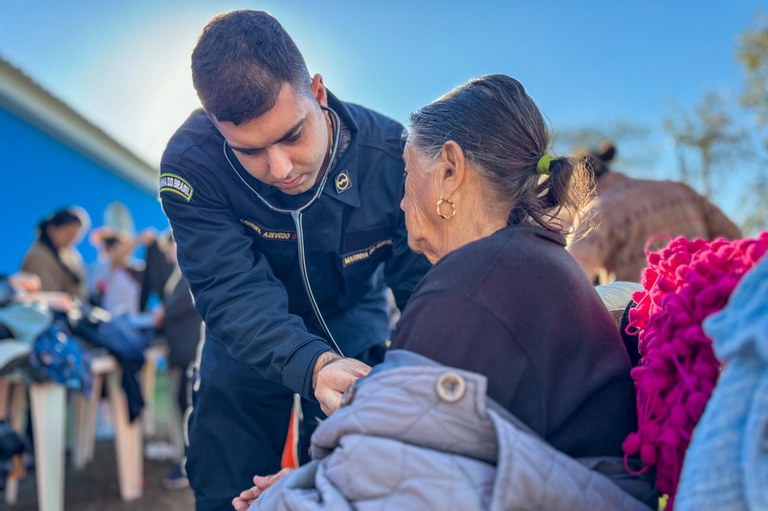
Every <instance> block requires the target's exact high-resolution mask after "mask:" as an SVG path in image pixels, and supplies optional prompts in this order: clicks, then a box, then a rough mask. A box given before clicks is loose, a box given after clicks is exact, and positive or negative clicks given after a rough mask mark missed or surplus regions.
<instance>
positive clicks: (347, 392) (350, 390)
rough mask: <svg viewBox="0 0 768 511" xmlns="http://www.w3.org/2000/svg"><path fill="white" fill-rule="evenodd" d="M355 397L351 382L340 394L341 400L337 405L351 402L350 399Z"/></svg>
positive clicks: (353, 385)
mask: <svg viewBox="0 0 768 511" xmlns="http://www.w3.org/2000/svg"><path fill="white" fill-rule="evenodd" d="M354 398H355V384H354V383H353V384H352V385H350V386H349V387H347V390H345V391H344V393H343V394H342V395H341V402H340V403H339V407H342V406H347V405H351V404H352V400H353V399H354Z"/></svg>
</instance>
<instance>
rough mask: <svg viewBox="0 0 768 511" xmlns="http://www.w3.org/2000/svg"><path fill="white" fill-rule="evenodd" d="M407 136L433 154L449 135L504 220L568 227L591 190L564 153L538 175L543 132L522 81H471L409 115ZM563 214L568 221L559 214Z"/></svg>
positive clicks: (545, 132) (586, 178) (543, 151)
mask: <svg viewBox="0 0 768 511" xmlns="http://www.w3.org/2000/svg"><path fill="white" fill-rule="evenodd" d="M410 120H411V129H410V135H409V138H408V141H409V143H410V145H411V146H412V147H413V148H414V149H415V150H416V151H418V152H419V153H421V154H423V155H426V156H428V157H432V158H436V157H437V155H439V154H440V151H441V150H442V148H443V146H444V144H445V143H446V142H448V141H449V140H453V141H454V142H456V143H457V144H458V145H459V146H460V147H461V149H462V151H463V152H464V155H465V157H466V158H467V159H468V160H469V161H470V162H472V164H473V165H474V167H475V168H477V170H478V172H479V173H480V175H481V177H482V178H483V180H484V182H485V183H486V185H487V186H488V189H489V191H490V193H492V194H493V196H494V199H495V200H496V203H497V205H498V207H499V209H500V210H503V211H504V212H505V213H507V214H508V215H509V223H510V224H519V223H532V222H533V223H536V224H539V225H541V226H543V227H545V228H547V229H550V230H556V231H561V232H567V231H569V230H570V223H571V221H572V220H573V219H575V217H576V215H577V213H578V211H580V210H581V208H582V207H583V205H584V204H585V203H586V201H587V199H588V198H589V195H590V193H591V192H592V189H593V184H592V181H591V180H590V179H589V175H588V174H587V173H586V172H585V170H584V169H583V168H582V167H581V166H580V165H577V164H575V163H574V162H572V161H571V160H569V159H568V158H556V159H554V160H552V162H551V164H550V172H549V178H545V179H542V178H541V174H539V173H538V172H537V170H536V165H537V163H538V161H539V158H541V157H542V156H543V155H545V154H546V152H547V148H548V147H549V144H550V135H549V130H548V128H547V125H546V122H545V121H544V117H543V116H542V115H541V112H540V111H539V108H538V107H537V106H536V104H535V103H534V101H533V99H531V97H530V96H528V94H526V92H525V89H524V88H523V86H522V84H521V83H520V82H518V81H517V80H515V79H514V78H511V77H509V76H506V75H488V76H483V77H480V78H476V79H474V80H471V81H470V82H468V83H467V84H465V85H462V86H461V87H459V88H457V89H455V90H453V91H451V92H450V93H448V94H446V95H445V96H443V97H442V98H440V99H438V100H437V101H435V102H434V103H432V104H430V105H427V106H425V107H424V108H421V109H420V110H417V111H416V112H414V113H413V114H411V118H410ZM562 210H565V211H567V212H568V213H569V214H568V215H567V217H568V220H566V221H563V220H562V219H560V218H559V217H558V215H559V214H560V213H561V211H562Z"/></svg>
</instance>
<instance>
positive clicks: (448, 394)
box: [437, 373, 466, 403]
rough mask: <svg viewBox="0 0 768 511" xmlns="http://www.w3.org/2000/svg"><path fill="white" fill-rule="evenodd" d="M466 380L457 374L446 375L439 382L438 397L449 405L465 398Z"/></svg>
mask: <svg viewBox="0 0 768 511" xmlns="http://www.w3.org/2000/svg"><path fill="white" fill-rule="evenodd" d="M465 390H466V385H465V384H464V378H462V377H461V376H459V375H458V374H456V373H445V374H442V375H440V378H438V380H437V395H438V396H440V399H442V400H443V401H446V402H448V403H455V402H456V401H458V400H459V399H461V398H462V397H464V391H465Z"/></svg>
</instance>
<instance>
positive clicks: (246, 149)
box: [229, 117, 307, 153]
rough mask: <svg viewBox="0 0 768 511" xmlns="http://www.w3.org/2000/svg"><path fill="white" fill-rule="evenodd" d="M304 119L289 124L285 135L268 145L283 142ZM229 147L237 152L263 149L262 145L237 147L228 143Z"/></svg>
mask: <svg viewBox="0 0 768 511" xmlns="http://www.w3.org/2000/svg"><path fill="white" fill-rule="evenodd" d="M306 120H307V118H306V117H304V118H303V119H302V120H300V121H299V122H297V123H296V124H294V125H293V126H291V128H290V129H289V130H288V131H286V132H285V135H283V136H282V137H280V138H279V139H277V140H276V141H274V142H273V143H271V144H269V145H275V144H279V143H280V142H285V141H286V140H287V139H289V138H291V137H292V136H293V135H294V134H295V133H296V131H297V130H298V129H299V128H301V125H302V124H304V122H305V121H306ZM229 147H230V148H231V149H232V150H233V151H237V152H239V153H255V152H257V151H261V150H262V149H263V148H262V147H237V146H233V145H230V146H229Z"/></svg>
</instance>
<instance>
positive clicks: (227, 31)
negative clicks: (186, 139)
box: [192, 11, 310, 124]
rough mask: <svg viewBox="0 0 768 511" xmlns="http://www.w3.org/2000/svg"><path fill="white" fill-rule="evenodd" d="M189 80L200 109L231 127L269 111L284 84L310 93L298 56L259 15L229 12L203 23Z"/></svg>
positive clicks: (270, 21)
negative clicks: (228, 123)
mask: <svg viewBox="0 0 768 511" xmlns="http://www.w3.org/2000/svg"><path fill="white" fill-rule="evenodd" d="M192 82H193V83H194V86H195V90H196V91H197V95H198V97H199V98H200V102H201V103H202V104H203V108H205V110H206V111H207V112H208V113H210V114H213V115H214V116H216V119H218V120H219V121H229V122H232V123H234V124H240V123H241V122H245V121H249V120H251V119H255V118H256V117H258V116H260V115H262V114H264V113H265V112H267V111H269V110H270V109H271V108H272V107H273V106H274V105H275V102H276V101H277V96H278V94H279V93H280V89H281V88H282V86H283V84H285V83H288V84H290V85H291V86H292V87H293V89H294V91H295V92H296V93H297V94H299V93H305V92H306V93H310V89H309V83H310V79H309V72H308V71H307V65H306V64H305V63H304V57H302V55H301V53H300V52H299V49H298V48H297V47H296V44H295V43H294V42H293V39H291V37H290V36H289V35H288V33H287V32H286V31H285V29H283V27H282V25H280V23H278V21H277V20H276V19H275V18H273V17H272V16H270V15H269V14H267V13H265V12H261V11H233V12H230V13H227V14H222V15H219V16H217V17H215V18H214V19H212V20H211V22H210V23H208V25H207V26H206V27H205V29H204V30H203V33H202V35H201V36H200V39H199V40H198V41H197V46H195V49H194V51H193V52H192Z"/></svg>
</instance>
